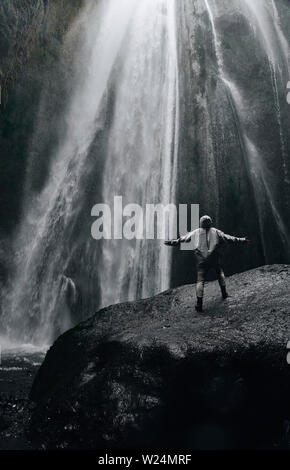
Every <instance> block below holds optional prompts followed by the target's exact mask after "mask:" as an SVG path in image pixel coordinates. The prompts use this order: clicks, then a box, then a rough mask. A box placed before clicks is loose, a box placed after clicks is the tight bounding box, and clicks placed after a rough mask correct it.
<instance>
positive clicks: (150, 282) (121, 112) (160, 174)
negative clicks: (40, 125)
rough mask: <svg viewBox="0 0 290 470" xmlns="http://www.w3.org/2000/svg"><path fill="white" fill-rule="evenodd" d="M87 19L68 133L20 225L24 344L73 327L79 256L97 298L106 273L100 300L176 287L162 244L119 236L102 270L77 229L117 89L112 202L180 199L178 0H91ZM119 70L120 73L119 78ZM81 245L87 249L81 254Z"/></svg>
mask: <svg viewBox="0 0 290 470" xmlns="http://www.w3.org/2000/svg"><path fill="white" fill-rule="evenodd" d="M83 22H84V25H85V33H84V38H83V45H82V49H81V53H80V56H81V57H80V58H79V62H77V63H76V71H75V76H76V78H75V81H74V83H75V88H74V89H73V92H72V96H71V101H70V104H69V106H68V108H67V110H66V113H65V116H64V119H65V122H66V123H67V128H66V132H65V134H64V136H63V138H62V141H61V144H60V146H59V148H58V149H57V151H56V152H55V154H54V155H52V158H51V166H50V170H49V177H48V179H47V181H46V184H45V186H44V188H43V189H42V191H41V192H40V193H39V194H38V193H33V190H32V184H31V180H30V178H32V177H33V175H30V173H31V172H32V170H33V164H32V165H30V168H29V170H28V181H27V182H26V203H25V206H24V210H23V222H22V226H21V227H20V231H19V236H18V237H17V240H16V241H15V251H16V252H18V253H19V257H18V265H17V267H16V272H15V274H14V277H13V279H12V281H11V286H10V288H9V289H8V292H7V293H6V303H5V307H4V312H5V313H4V322H5V323H6V325H5V326H6V330H7V333H8V334H9V332H11V334H12V335H13V336H14V337H15V338H16V339H18V340H19V341H32V342H34V343H38V344H44V343H46V344H47V343H49V342H51V340H52V339H53V338H54V337H55V335H56V334H59V333H60V332H62V331H64V330H66V329H67V328H69V327H70V326H71V324H72V323H71V322H72V319H71V306H74V305H75V303H76V298H77V289H76V285H75V282H74V280H73V279H71V278H70V277H68V276H67V268H68V266H69V264H70V262H71V260H72V259H73V258H75V262H76V263H77V270H78V271H81V270H82V272H83V277H85V278H86V279H91V278H92V279H93V281H92V283H91V291H89V292H88V293H87V295H89V296H90V297H93V296H94V291H95V290H96V284H97V282H98V275H100V278H101V279H100V281H101V295H102V299H103V304H104V303H112V302H117V301H119V300H121V291H122V292H123V291H124V292H125V294H124V296H125V298H135V297H136V296H139V297H140V296H146V295H148V294H151V293H155V292H156V291H158V290H163V289H165V288H167V287H169V278H170V255H171V253H170V251H169V250H165V249H164V247H162V244H161V242H157V243H156V242H153V241H152V242H151V245H150V246H148V245H147V244H145V243H144V244H143V243H141V242H140V243H139V241H138V242H137V243H136V247H134V248H132V247H127V248H126V249H128V251H126V249H125V248H124V247H123V245H122V250H121V251H120V252H119V250H116V245H115V242H113V241H112V243H111V244H110V246H109V247H106V246H105V245H104V247H103V248H104V253H103V262H104V266H103V268H102V269H100V268H99V269H98V268H97V264H98V262H99V260H98V254H97V252H96V250H94V246H95V245H94V243H95V242H94V241H93V240H92V239H89V230H87V231H86V233H85V234H84V235H83V236H82V238H81V240H80V237H81V236H80V235H79V234H78V235H77V237H76V236H75V232H76V227H77V226H78V225H79V224H80V213H81V211H83V210H84V207H83V205H84V204H85V201H86V200H85V195H86V190H85V186H86V181H87V179H86V178H87V175H88V174H89V173H90V172H91V171H92V172H96V167H97V164H98V161H97V160H98V158H99V155H98V153H97V154H96V156H95V158H94V159H93V160H92V158H91V157H90V146H91V144H92V142H93V140H94V138H95V134H96V130H97V127H98V121H99V120H100V121H102V114H103V113H104V112H106V109H105V110H104V96H106V95H108V94H109V93H110V86H112V87H113V95H114V96H115V111H114V119H113V125H112V129H111V131H110V136H109V150H108V154H107V156H106V170H105V175H104V192H103V196H104V199H105V201H104V202H108V203H110V202H111V195H113V194H114V193H116V192H117V193H119V194H122V191H126V195H127V202H130V203H134V202H135V203H139V204H142V205H143V204H146V203H148V202H153V203H155V202H161V203H166V204H167V203H169V202H171V201H172V200H173V199H174V195H175V178H176V158H177V144H178V135H177V132H178V127H177V121H178V77H177V57H176V36H175V2H173V1H171V0H143V1H142V2H139V1H138V0H122V2H119V1H118V2H117V1H115V0H110V1H109V2H107V1H106V2H105V1H103V2H99V3H98V4H97V5H96V3H95V2H88V4H87V7H86V9H85V12H84V13H83ZM116 70H118V74H119V75H118V74H117V78H116V80H115V81H114V76H115V72H116ZM149 198H151V201H150V200H149ZM31 201H32V202H31ZM86 210H88V211H89V212H90V208H86ZM85 237H87V238H88V239H89V240H86V239H84V238H85ZM149 243H150V242H149ZM79 245H81V246H83V247H85V248H83V249H82V250H81V256H80V255H78V253H79ZM130 250H131V252H130ZM130 253H131V254H130ZM92 272H93V274H92ZM104 273H106V274H107V278H105V275H104ZM126 278H127V279H128V278H129V287H128V289H127V291H126V286H124V280H125V279H126ZM145 280H146V282H147V284H146V285H145ZM116 284H117V285H116ZM118 285H119V286H121V287H122V288H121V289H118ZM69 303H70V304H72V305H68V304H69ZM90 313H91V312H90Z"/></svg>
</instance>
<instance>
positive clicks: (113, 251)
mask: <svg viewBox="0 0 290 470" xmlns="http://www.w3.org/2000/svg"><path fill="white" fill-rule="evenodd" d="M117 80H118V83H117V85H116V91H115V95H116V96H115V100H116V101H115V111H114V121H113V124H112V128H111V130H110V135H109V141H110V145H109V148H108V152H107V156H106V167H105V173H104V179H103V199H104V201H105V202H107V203H110V205H111V206H112V205H113V204H112V202H113V197H114V196H115V195H121V196H123V202H124V204H128V203H134V204H139V205H141V206H142V208H144V209H145V205H146V204H149V203H150V204H159V203H161V204H164V205H167V204H169V203H173V202H174V200H175V185H176V162H177V152H178V70H177V45H176V21H175V2H173V1H172V0H146V1H142V2H140V5H139V7H138V10H137V12H136V14H135V16H134V19H133V21H132V23H131V26H130V31H129V34H128V40H127V43H126V45H125V51H124V52H123V56H122V63H121V64H119V69H118V72H117ZM136 223H137V224H138V223H141V224H142V223H143V221H140V220H138V221H137V222H136ZM146 228H148V226H147V227H146ZM144 230H145V227H144ZM171 254H172V252H171V251H170V250H166V248H164V247H163V246H162V243H161V242H160V241H157V240H144V239H140V240H132V241H127V240H109V241H105V242H104V243H103V250H102V262H101V264H100V266H99V278H100V280H101V292H102V304H103V305H108V304H110V303H115V302H118V301H120V300H125V299H130V300H131V299H134V298H136V297H137V298H138V297H148V296H150V295H154V294H156V293H157V292H160V291H162V290H165V289H167V288H169V286H170V265H171Z"/></svg>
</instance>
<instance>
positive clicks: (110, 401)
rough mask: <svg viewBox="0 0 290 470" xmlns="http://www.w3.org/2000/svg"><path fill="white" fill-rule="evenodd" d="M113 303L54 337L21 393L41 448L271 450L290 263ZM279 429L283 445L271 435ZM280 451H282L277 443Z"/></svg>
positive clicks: (286, 334) (285, 379)
mask: <svg viewBox="0 0 290 470" xmlns="http://www.w3.org/2000/svg"><path fill="white" fill-rule="evenodd" d="M228 287H229V292H230V294H231V297H230V298H229V299H227V300H226V301H222V300H221V298H220V293H219V288H218V284H217V283H216V282H211V283H209V284H208V285H207V286H206V297H205V312H204V313H203V314H198V313H196V312H195V309H194V300H195V294H194V286H193V285H186V286H183V287H179V288H177V289H173V290H169V291H167V292H164V293H162V294H160V295H157V296H155V297H153V298H149V299H145V300H139V301H135V302H126V303H123V304H118V305H113V306H110V307H108V308H105V309H103V310H101V311H99V312H97V313H96V314H95V315H94V316H92V317H91V318H90V319H88V320H87V321H85V322H83V323H81V324H79V325H78V326H76V327H75V328H73V329H71V330H70V331H68V332H66V333H65V334H63V335H62V336H60V337H59V338H58V339H57V341H56V342H55V343H54V345H53V346H52V347H51V348H50V350H49V351H48V353H47V355H46V358H45V361H44V363H43V364H42V366H41V368H40V370H39V372H38V374H37V376H36V378H35V381H34V384H33V387H32V390H31V399H32V400H33V401H35V402H36V406H35V410H34V413H33V416H32V420H31V428H30V429H31V436H32V438H33V439H34V441H35V442H37V443H38V445H41V446H43V447H46V448H55V447H59V448H107V449H109V448H115V447H117V448H134V447H137V446H139V447H142V448H153V447H155V448H160V447H162V448H164V449H165V448H175V449H176V448H184V449H186V448H187V449H202V448H241V447H242V448H245V447H247V448H275V446H279V447H281V446H283V445H284V444H283V439H284V440H285V441H286V440H287V438H288V437H289V436H287V429H288V419H290V399H289V397H290V365H288V364H287V360H286V357H287V342H288V340H289V339H290V328H289V326H290V317H289V313H290V312H289V310H290V307H289V305H290V266H288V265H273V266H265V267H261V268H258V269H254V270H251V271H248V272H244V273H242V274H236V275H234V276H232V277H230V278H229V279H228ZM283 427H284V431H285V430H286V431H285V432H284V436H283ZM285 445H286V444H285Z"/></svg>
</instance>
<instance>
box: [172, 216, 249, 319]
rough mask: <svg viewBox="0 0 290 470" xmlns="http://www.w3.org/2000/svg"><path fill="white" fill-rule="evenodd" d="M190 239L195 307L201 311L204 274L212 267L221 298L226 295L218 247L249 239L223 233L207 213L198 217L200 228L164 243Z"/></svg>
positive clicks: (178, 242) (185, 241)
mask: <svg viewBox="0 0 290 470" xmlns="http://www.w3.org/2000/svg"><path fill="white" fill-rule="evenodd" d="M190 241H193V251H194V255H195V258H196V265H197V283H196V297H197V302H196V305H195V308H196V310H197V311H198V312H202V311H203V310H202V301H203V293H204V283H205V279H206V274H207V272H208V271H209V270H210V269H214V270H215V272H216V274H217V278H218V281H219V285H220V288H221V293H222V298H223V299H226V298H227V297H228V293H227V289H226V278H225V275H224V272H223V269H222V267H221V264H220V247H221V246H222V245H223V244H225V243H249V242H250V240H248V239H247V238H238V237H233V236H232V235H227V234H225V233H223V232H222V231H221V230H218V229H216V228H214V227H213V226H212V220H211V218H210V217H209V216H208V215H204V216H203V217H201V219H200V228H198V229H197V230H193V231H192V232H189V233H188V234H187V235H185V236H184V237H181V238H178V239H177V240H169V241H166V242H165V244H166V245H169V246H177V245H179V244H180V243H189V242H190Z"/></svg>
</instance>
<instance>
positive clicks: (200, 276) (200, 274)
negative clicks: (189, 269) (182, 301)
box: [195, 266, 206, 312]
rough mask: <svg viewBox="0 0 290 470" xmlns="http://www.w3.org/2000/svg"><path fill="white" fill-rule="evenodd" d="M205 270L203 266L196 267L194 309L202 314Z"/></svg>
mask: <svg viewBox="0 0 290 470" xmlns="http://www.w3.org/2000/svg"><path fill="white" fill-rule="evenodd" d="M205 274H206V270H205V267H204V266H197V282H196V305H195V309H196V310H197V311H198V312H202V300H203V292H204V283H205Z"/></svg>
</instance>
